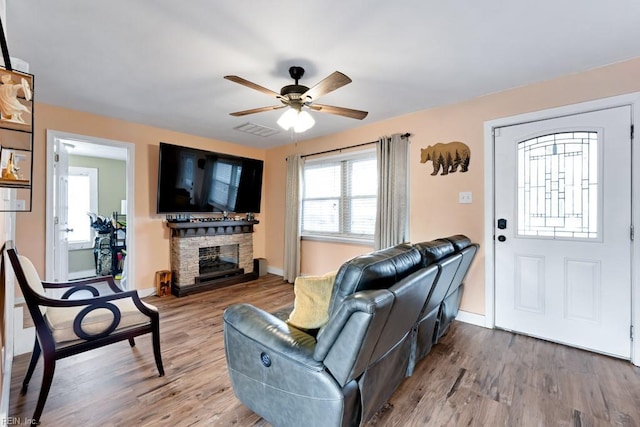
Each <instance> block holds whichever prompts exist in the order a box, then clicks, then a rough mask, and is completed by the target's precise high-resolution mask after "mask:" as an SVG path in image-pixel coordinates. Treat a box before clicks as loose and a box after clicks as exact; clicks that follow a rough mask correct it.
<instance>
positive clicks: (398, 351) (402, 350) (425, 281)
mask: <svg viewBox="0 0 640 427" xmlns="http://www.w3.org/2000/svg"><path fill="white" fill-rule="evenodd" d="M438 271H439V266H438V265H432V266H430V267H428V268H421V269H420V270H418V271H416V272H415V273H413V274H411V275H409V276H407V277H405V278H404V279H402V280H400V281H399V282H398V283H396V284H395V285H393V286H392V287H390V288H389V291H391V292H392V293H393V295H394V297H395V298H394V301H393V307H392V308H391V312H390V313H389V316H388V318H387V323H386V325H385V327H384V328H383V329H382V332H381V333H380V337H379V338H378V342H377V343H376V347H375V349H374V350H373V353H372V355H371V359H370V361H369V363H368V366H367V369H366V370H365V372H364V375H362V377H361V378H360V379H359V380H358V384H359V386H360V393H361V401H362V413H363V415H362V419H363V420H368V419H369V418H371V417H372V416H373V415H374V414H375V413H376V412H377V411H378V410H379V409H380V408H381V407H382V405H383V404H384V403H385V402H386V401H387V400H388V399H389V397H390V396H391V394H392V393H393V392H394V390H396V388H397V387H398V386H399V385H400V383H402V381H403V380H404V378H405V377H406V372H407V367H408V365H409V361H410V358H411V354H412V351H411V350H412V344H413V335H414V334H413V330H414V326H415V325H416V323H417V322H418V318H419V317H420V313H421V312H422V308H423V306H424V303H425V300H426V298H427V296H428V295H429V294H430V293H431V288H432V287H433V286H434V283H435V279H436V276H437V275H438Z"/></svg>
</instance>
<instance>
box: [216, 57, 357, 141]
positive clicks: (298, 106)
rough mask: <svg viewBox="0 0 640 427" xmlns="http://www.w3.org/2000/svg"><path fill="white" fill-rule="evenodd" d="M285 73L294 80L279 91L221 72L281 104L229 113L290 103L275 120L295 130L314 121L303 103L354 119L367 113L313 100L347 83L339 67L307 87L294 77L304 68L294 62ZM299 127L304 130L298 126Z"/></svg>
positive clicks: (279, 106) (286, 127)
mask: <svg viewBox="0 0 640 427" xmlns="http://www.w3.org/2000/svg"><path fill="white" fill-rule="evenodd" d="M289 75H290V76H291V78H292V79H293V80H295V84H292V85H287V86H284V87H283V88H282V89H280V93H277V92H274V91H272V90H270V89H267V88H265V87H263V86H260V85H257V84H255V83H252V82H250V81H248V80H246V79H243V78H242V77H238V76H225V77H224V78H225V79H227V80H230V81H232V82H235V83H238V84H241V85H243V86H246V87H248V88H251V89H254V90H257V91H258V92H262V93H264V94H266V95H269V96H272V97H274V98H276V99H277V100H278V101H280V102H281V103H282V105H272V106H269V107H260V108H253V109H251V110H243V111H236V112H235V113H231V115H232V116H235V117H241V116H246V115H248V114H254V113H261V112H263V111H271V110H279V109H281V108H286V107H291V110H289V111H287V112H286V113H285V114H284V115H283V116H282V117H281V118H280V120H278V124H279V125H280V126H282V127H284V128H285V129H288V128H289V127H295V130H296V132H304V130H307V129H309V128H310V127H311V126H313V123H314V121H313V118H312V117H311V115H309V113H307V112H306V111H303V107H307V108H309V109H311V110H314V111H319V112H321V113H329V114H335V115H338V116H344V117H349V118H352V119H358V120H362V119H364V118H365V117H367V114H369V113H368V112H366V111H361V110H353V109H351V108H344V107H335V106H333V105H325V104H317V103H316V102H315V101H316V100H317V99H318V98H320V97H321V96H323V95H326V94H328V93H329V92H333V91H334V90H336V89H339V88H341V87H342V86H345V85H347V84H349V83H351V79H350V78H349V77H347V76H346V75H344V74H342V73H341V72H339V71H335V72H333V73H332V74H331V75H329V76H328V77H327V78H325V79H324V80H322V81H321V82H320V83H318V84H316V85H315V86H313V87H311V88H308V87H307V86H303V85H301V84H298V81H299V80H300V79H301V78H302V76H303V75H304V68H302V67H297V66H294V67H291V68H289ZM285 116H288V119H287V120H284V119H285ZM296 119H299V120H301V121H306V123H307V126H306V128H305V126H302V125H301V126H299V127H298V126H295V123H294V122H295V120H296ZM281 121H282V123H281ZM284 122H286V123H284ZM309 123H310V124H309ZM303 128H304V130H302V129H303Z"/></svg>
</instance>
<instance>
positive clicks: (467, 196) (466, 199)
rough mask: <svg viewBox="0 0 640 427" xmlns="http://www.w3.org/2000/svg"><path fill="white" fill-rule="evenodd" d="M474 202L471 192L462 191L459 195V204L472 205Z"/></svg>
mask: <svg viewBox="0 0 640 427" xmlns="http://www.w3.org/2000/svg"><path fill="white" fill-rule="evenodd" d="M472 202H473V194H472V193H471V191H461V192H460V193H459V194H458V203H472Z"/></svg>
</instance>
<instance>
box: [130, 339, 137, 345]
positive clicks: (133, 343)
mask: <svg viewBox="0 0 640 427" xmlns="http://www.w3.org/2000/svg"><path fill="white" fill-rule="evenodd" d="M129 345H130V346H131V347H135V346H136V342H135V341H134V340H133V338H129Z"/></svg>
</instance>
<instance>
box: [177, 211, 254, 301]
mask: <svg viewBox="0 0 640 427" xmlns="http://www.w3.org/2000/svg"><path fill="white" fill-rule="evenodd" d="M257 223H258V221H244V220H241V221H217V220H216V221H195V222H168V223H167V225H168V227H169V228H171V270H172V282H173V283H172V287H171V291H172V293H173V294H174V295H177V296H183V295H188V294H191V293H195V292H200V291H205V290H209V289H215V288H218V287H221V286H226V285H231V284H235V283H240V282H244V281H247V280H253V279H255V278H256V277H257V274H256V272H254V271H253V225H254V224H257Z"/></svg>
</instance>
